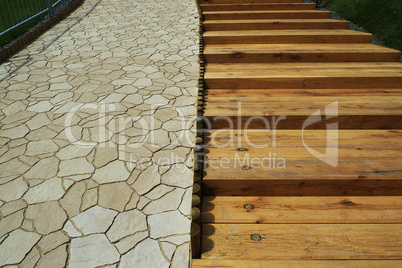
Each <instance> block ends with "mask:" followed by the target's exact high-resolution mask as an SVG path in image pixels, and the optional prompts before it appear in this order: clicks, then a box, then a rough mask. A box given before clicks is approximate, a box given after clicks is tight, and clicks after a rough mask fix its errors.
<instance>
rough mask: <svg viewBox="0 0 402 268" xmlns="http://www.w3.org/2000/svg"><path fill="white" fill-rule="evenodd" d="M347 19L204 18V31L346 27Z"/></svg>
mask: <svg viewBox="0 0 402 268" xmlns="http://www.w3.org/2000/svg"><path fill="white" fill-rule="evenodd" d="M348 27H349V22H348V21H343V20H330V19H299V20H296V19H274V20H269V19H268V20H267V19H265V20H264V19H263V20H206V21H204V22H203V28H204V30H206V31H240V30H243V31H249V30H287V29H295V30H302V29H347V28H348Z"/></svg>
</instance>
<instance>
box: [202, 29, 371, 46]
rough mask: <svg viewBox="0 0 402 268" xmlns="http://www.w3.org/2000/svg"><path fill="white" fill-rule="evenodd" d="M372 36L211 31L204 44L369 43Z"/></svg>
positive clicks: (347, 32)
mask: <svg viewBox="0 0 402 268" xmlns="http://www.w3.org/2000/svg"><path fill="white" fill-rule="evenodd" d="M371 36H372V35H371V34H368V33H362V32H356V31H352V30H327V29H317V30H281V31H278V30H251V31H250V30H249V31H209V32H206V33H204V44H206V45H214V44H288V43H290V44H295V43H298V44H303V43H314V44H318V43H369V42H370V41H371Z"/></svg>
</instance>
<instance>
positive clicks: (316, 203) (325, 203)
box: [202, 196, 402, 224]
mask: <svg viewBox="0 0 402 268" xmlns="http://www.w3.org/2000/svg"><path fill="white" fill-rule="evenodd" d="M246 205H251V206H252V208H251V209H250V208H246V207H245V206H246ZM202 209H203V211H202V221H203V222H204V223H226V224H229V223H258V224H271V223H327V224H328V223H345V224H351V223H370V224H372V223H402V197H401V196H386V197H384V196H347V197H339V196H338V197H333V196H332V197H331V196H324V197H311V196H304V197H295V196H293V197H290V196H288V197H283V196H230V197H229V196H204V197H203V202H202Z"/></svg>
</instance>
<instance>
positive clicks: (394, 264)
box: [192, 259, 402, 268]
mask: <svg viewBox="0 0 402 268" xmlns="http://www.w3.org/2000/svg"><path fill="white" fill-rule="evenodd" d="M401 266H402V261H401V260H353V261H351V260H286V261H283V260H208V259H193V263H192V267H193V268H207V267H213V268H266V267H269V268H294V267H300V268H311V267H321V268H339V267H364V268H384V267H388V268H399V267H401Z"/></svg>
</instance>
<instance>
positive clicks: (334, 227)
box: [201, 224, 402, 260]
mask: <svg viewBox="0 0 402 268" xmlns="http://www.w3.org/2000/svg"><path fill="white" fill-rule="evenodd" d="M253 234H258V235H260V237H261V240H260V241H252V240H251V238H250V237H251V235H253ZM400 237H402V225H401V224H203V227H202V243H203V245H202V257H201V258H202V259H229V260H230V259H243V260H244V259H253V260H270V259H271V260H272V259H274V260H275V259H276V260H279V259H282V260H283V259H285V260H286V259H287V260H289V259H299V260H300V259H316V260H325V259H338V260H345V259H346V260H348V259H350V260H353V259H354V260H359V259H371V260H379V259H380V260H381V259H395V260H398V259H400V256H401V255H402V240H401V239H400ZM228 245H230V246H228Z"/></svg>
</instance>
